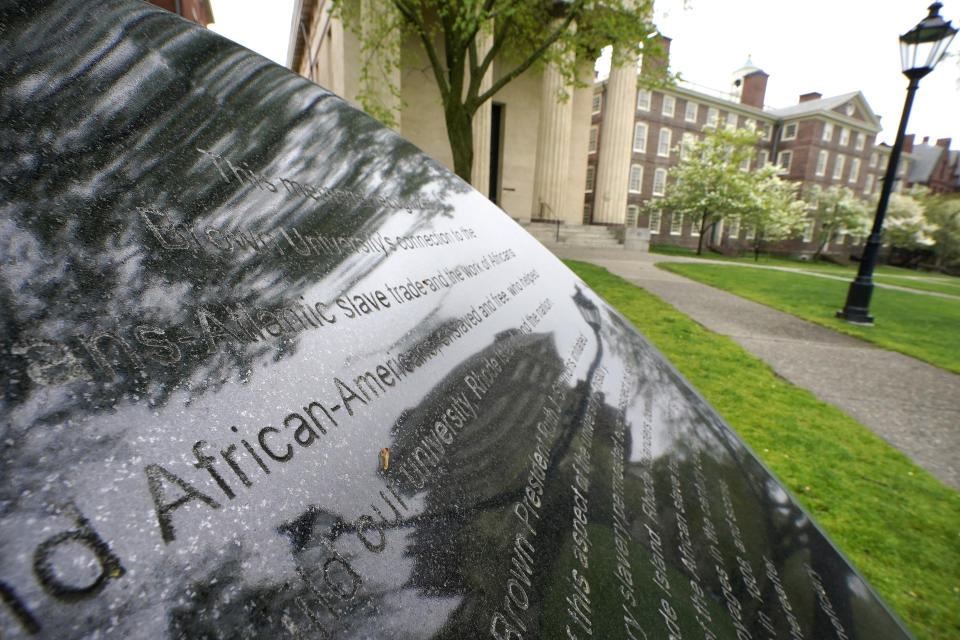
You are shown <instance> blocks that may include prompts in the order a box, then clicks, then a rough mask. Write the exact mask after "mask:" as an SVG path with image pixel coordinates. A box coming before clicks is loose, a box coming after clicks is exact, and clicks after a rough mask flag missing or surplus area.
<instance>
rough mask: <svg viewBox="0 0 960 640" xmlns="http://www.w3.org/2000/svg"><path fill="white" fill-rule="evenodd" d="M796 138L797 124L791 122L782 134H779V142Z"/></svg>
mask: <svg viewBox="0 0 960 640" xmlns="http://www.w3.org/2000/svg"><path fill="white" fill-rule="evenodd" d="M796 137H797V123H796V122H791V123H790V124H788V125H787V126H785V127H784V128H783V134H781V136H780V139H781V140H795V139H796Z"/></svg>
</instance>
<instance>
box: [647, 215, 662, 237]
mask: <svg viewBox="0 0 960 640" xmlns="http://www.w3.org/2000/svg"><path fill="white" fill-rule="evenodd" d="M662 219H663V214H662V213H661V212H659V211H651V212H650V222H649V223H648V225H647V226H648V227H649V229H650V233H651V234H654V233H660V221H661V220H662Z"/></svg>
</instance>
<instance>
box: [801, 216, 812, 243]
mask: <svg viewBox="0 0 960 640" xmlns="http://www.w3.org/2000/svg"><path fill="white" fill-rule="evenodd" d="M814 222H815V221H814V220H810V221H808V222H807V226H805V227H804V228H803V241H804V242H812V241H813V225H814Z"/></svg>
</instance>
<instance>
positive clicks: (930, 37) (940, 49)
mask: <svg viewBox="0 0 960 640" xmlns="http://www.w3.org/2000/svg"><path fill="white" fill-rule="evenodd" d="M942 6H943V5H942V4H940V3H939V2H934V3H933V4H932V5H930V14H929V15H928V16H927V17H926V18H924V19H923V20H921V21H920V23H919V24H917V26H915V27H914V28H913V29H911V30H910V31H908V32H907V33H905V34H903V35H902V36H900V65H901V70H902V71H903V75H905V76H907V78H908V79H909V80H910V84H909V86H908V87H907V98H906V100H905V101H904V103H903V115H901V116H900V128H899V129H898V130H897V139H896V141H894V143H893V149H891V150H890V161H889V162H888V163H887V172H886V173H885V174H884V176H883V188H882V189H881V190H880V199H879V200H878V201H877V213H876V215H875V216H874V218H873V229H872V230H871V231H870V237H869V238H867V244H866V245H865V246H864V248H863V257H862V258H861V259H860V269H859V270H858V271H857V277H856V278H855V279H854V281H853V282H851V283H850V290H849V291H848V292H847V303H846V304H845V305H844V307H843V310H842V311H838V312H837V317H838V318H843V319H845V320H846V321H847V322H851V323H853V324H866V325H872V324H873V318H872V317H870V314H869V309H870V296H871V294H873V268H874V266H875V265H876V263H877V252H878V251H879V250H880V241H881V236H882V233H883V218H884V216H885V215H886V213H887V204H888V203H889V201H890V192H891V191H892V190H893V183H894V181H895V180H896V175H897V163H898V162H899V160H900V152H901V150H902V149H903V137H904V134H906V132H907V120H908V119H909V118H910V107H911V106H913V95H914V94H915V93H916V92H917V87H918V86H919V85H920V78H922V77H924V76H925V75H927V74H928V73H930V72H931V71H933V68H934V67H935V66H937V63H938V62H940V60H941V59H942V58H943V56H944V54H945V53H946V51H947V48H948V47H949V46H950V43H951V42H952V41H953V36H955V35H956V34H957V30H956V29H954V28H953V27H952V26H950V21H949V20H946V21H944V19H943V18H941V17H940V8H941V7H942Z"/></svg>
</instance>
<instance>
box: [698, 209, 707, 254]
mask: <svg viewBox="0 0 960 640" xmlns="http://www.w3.org/2000/svg"><path fill="white" fill-rule="evenodd" d="M706 226H707V214H703V217H702V218H700V237H699V238H697V255H698V256H699V255H700V254H701V252H702V251H703V235H704V233H705V232H706Z"/></svg>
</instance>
